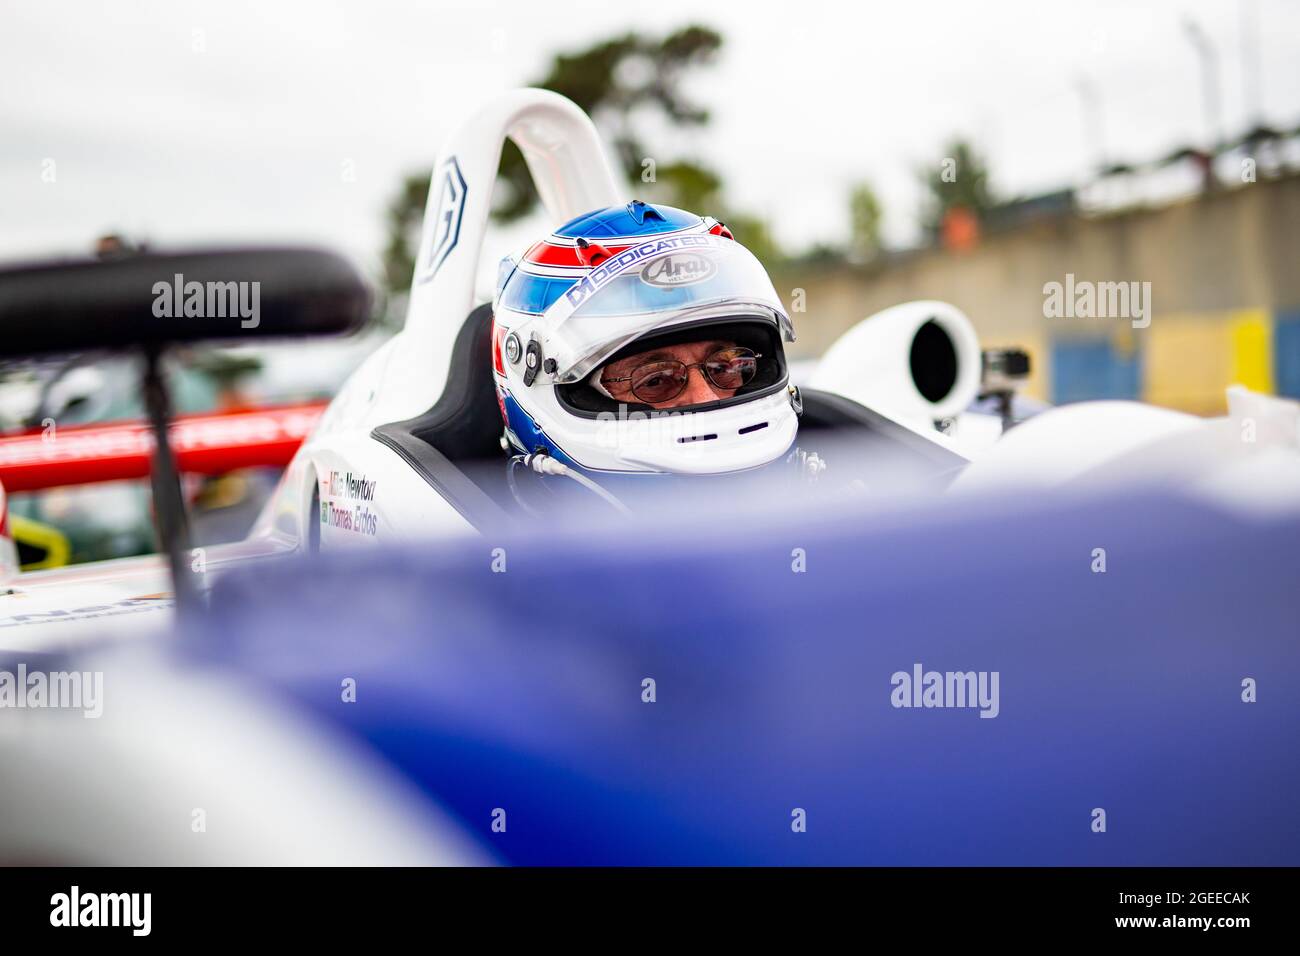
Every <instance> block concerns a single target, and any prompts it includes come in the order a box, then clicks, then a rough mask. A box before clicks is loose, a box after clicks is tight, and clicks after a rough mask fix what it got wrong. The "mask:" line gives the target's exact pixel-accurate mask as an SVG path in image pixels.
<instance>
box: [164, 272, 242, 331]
mask: <svg viewBox="0 0 1300 956" xmlns="http://www.w3.org/2000/svg"><path fill="white" fill-rule="evenodd" d="M153 295H154V299H153V314H154V315H156V316H157V317H158V318H160V319H179V318H187V319H225V318H235V317H236V316H237V317H238V318H239V319H240V320H241V321H240V323H239V327H240V328H243V329H255V328H257V327H258V326H259V325H260V324H261V322H262V316H261V307H262V283H260V282H197V281H190V282H186V281H185V276H183V275H182V274H181V273H179V272H178V273H176V275H175V276H174V277H173V279H172V281H171V282H162V281H160V282H155V283H154V284H153Z"/></svg>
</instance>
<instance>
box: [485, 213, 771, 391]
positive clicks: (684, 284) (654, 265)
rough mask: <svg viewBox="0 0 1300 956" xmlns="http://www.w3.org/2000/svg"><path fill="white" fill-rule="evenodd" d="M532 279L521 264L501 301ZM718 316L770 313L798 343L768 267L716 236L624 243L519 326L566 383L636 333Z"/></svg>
mask: <svg viewBox="0 0 1300 956" xmlns="http://www.w3.org/2000/svg"><path fill="white" fill-rule="evenodd" d="M533 278H534V277H532V276H527V275H524V274H523V273H521V272H520V271H518V270H517V271H516V272H515V273H514V275H512V276H511V278H510V281H509V282H507V283H506V287H505V288H504V289H503V290H502V300H503V301H506V302H509V301H510V299H511V298H512V296H511V291H512V290H511V289H510V286H511V284H512V283H515V282H519V281H529V280H531V279H533ZM715 314H716V315H718V316H719V317H722V316H732V317H735V316H739V315H745V316H756V317H761V318H764V319H768V320H770V321H771V322H772V323H773V324H774V325H776V326H777V327H778V328H779V329H780V330H781V333H782V335H783V336H784V337H785V339H786V341H790V342H792V341H794V328H793V326H792V325H791V323H790V318H789V316H788V315H786V312H785V308H784V307H783V306H782V305H781V300H780V299H779V298H778V297H777V294H776V290H775V289H774V288H773V287H772V280H771V279H769V278H768V276H767V272H766V270H764V268H763V266H762V265H761V264H760V263H759V261H758V260H757V259H755V258H754V256H753V255H752V254H751V253H750V252H749V250H748V249H746V248H745V247H744V246H742V245H740V244H739V243H737V242H735V241H733V240H731V239H725V238H722V237H720V236H711V235H690V236H675V237H666V238H662V239H651V240H647V241H646V242H643V243H641V244H640V245H638V246H633V247H631V248H629V249H626V250H624V251H623V252H620V253H619V254H618V255H616V256H614V257H612V258H610V259H608V260H606V261H605V262H602V263H600V264H599V265H597V266H595V267H594V268H592V269H591V271H590V272H588V273H587V274H586V275H584V276H583V277H582V278H581V279H578V280H576V281H574V282H573V284H572V285H571V286H570V287H569V288H568V289H567V290H565V291H564V292H563V294H561V295H560V296H559V297H558V298H557V299H556V300H555V301H554V303H553V304H552V305H550V307H549V308H547V309H546V311H545V312H543V313H542V314H541V315H539V316H537V317H536V318H534V319H531V320H529V321H528V322H525V323H523V324H522V325H520V326H519V330H518V331H519V337H520V339H521V340H522V341H523V342H524V343H528V342H529V341H531V340H536V341H537V342H538V343H539V344H540V346H541V349H542V359H543V362H544V363H546V364H549V362H550V361H552V360H553V361H554V362H555V365H554V367H553V368H552V369H550V370H549V374H548V376H547V377H549V378H550V379H551V380H552V381H554V382H555V383H557V384H567V383H572V382H578V381H581V380H582V379H583V378H584V377H586V375H587V374H588V373H590V372H591V370H592V369H594V368H596V367H597V366H598V365H600V364H601V362H603V361H604V360H605V359H606V358H608V357H609V356H610V355H612V354H614V353H615V352H617V351H618V350H619V349H621V348H622V347H623V346H625V345H627V344H628V343H629V342H631V341H632V340H633V339H636V338H639V337H641V336H642V335H645V334H646V333H648V332H651V331H654V330H663V329H667V328H669V327H671V326H674V325H681V324H683V323H687V322H691V321H693V320H694V319H697V318H699V319H707V318H709V317H710V316H712V315H715Z"/></svg>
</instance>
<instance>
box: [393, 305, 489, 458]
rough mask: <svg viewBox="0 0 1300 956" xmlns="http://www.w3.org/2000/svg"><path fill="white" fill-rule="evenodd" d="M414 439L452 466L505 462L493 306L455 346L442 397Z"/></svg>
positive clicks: (413, 425) (478, 312)
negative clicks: (495, 373) (455, 463)
mask: <svg viewBox="0 0 1300 956" xmlns="http://www.w3.org/2000/svg"><path fill="white" fill-rule="evenodd" d="M409 424H410V430H411V434H413V435H414V436H415V437H416V438H419V439H420V440H421V441H425V442H428V443H429V444H430V445H432V446H433V447H434V448H436V449H438V450H439V451H440V452H442V453H443V454H444V455H446V456H447V457H448V458H450V459H451V460H452V461H467V460H477V459H483V458H491V459H495V460H500V458H501V432H502V429H503V427H504V425H503V423H502V421H501V407H500V406H499V405H498V404H497V391H496V382H495V381H494V380H493V377H492V306H491V305H489V304H487V303H485V304H483V305H481V306H479V307H478V308H477V309H475V310H474V311H473V312H471V313H470V314H469V317H468V318H467V319H465V323H464V324H463V325H462V326H461V327H460V333H459V334H458V335H457V336H456V342H455V344H453V345H452V347H451V364H450V365H449V366H448V368H447V384H446V386H445V387H444V388H443V390H442V395H441V396H440V397H439V398H438V401H437V402H436V403H435V404H434V406H433V408H431V409H429V410H428V411H427V412H425V413H424V414H423V415H421V416H419V417H418V418H415V419H412V420H411V422H410V423H409Z"/></svg>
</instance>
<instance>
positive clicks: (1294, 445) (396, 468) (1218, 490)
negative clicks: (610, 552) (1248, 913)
mask: <svg viewBox="0 0 1300 956" xmlns="http://www.w3.org/2000/svg"><path fill="white" fill-rule="evenodd" d="M506 139H510V140H513V141H514V142H515V143H516V144H517V145H518V146H519V147H520V149H521V151H522V152H523V154H524V156H525V158H526V160H527V163H528V167H529V169H530V171H531V173H532V176H533V179H534V182H535V184H536V187H537V190H538V193H539V194H540V196H541V199H542V203H543V205H544V207H545V209H546V212H547V214H548V216H549V218H550V219H551V221H552V222H554V223H555V224H556V225H555V228H554V231H553V232H552V234H551V235H550V236H548V237H547V238H545V239H543V240H542V241H540V242H538V243H535V244H534V245H532V246H530V247H529V248H528V249H527V250H526V251H525V252H524V253H522V254H521V255H519V256H517V257H512V258H510V259H507V260H506V261H504V262H502V263H500V265H499V267H498V270H497V274H498V281H497V282H496V284H495V289H494V292H493V295H492V297H491V300H490V301H482V297H480V296H479V295H478V294H477V292H476V290H477V281H478V279H479V277H480V276H481V274H482V273H483V272H485V271H486V267H487V266H488V265H489V264H488V263H484V262H481V261H480V260H481V257H482V254H483V252H482V251H483V248H484V236H485V233H486V230H487V227H488V222H489V213H490V200H491V193H492V185H493V182H494V180H495V177H496V171H497V167H498V164H499V161H500V155H501V150H502V146H503V144H504V142H505V140H506ZM794 331H795V330H794V323H793V321H792V320H791V317H790V315H789V314H788V310H787V308H786V306H785V304H784V303H783V301H782V300H781V297H780V296H779V295H778V294H777V293H776V291H775V290H774V289H773V288H772V285H771V282H770V280H769V279H768V278H767V276H766V273H765V272H764V270H763V268H762V266H761V265H760V264H759V263H758V262H757V260H756V259H754V257H753V256H752V255H751V254H750V253H749V252H748V251H747V250H745V249H744V246H743V237H734V236H733V235H732V234H731V232H730V230H729V229H728V228H727V227H726V226H725V224H724V223H721V222H718V221H717V220H715V219H713V218H710V217H709V216H708V215H707V214H700V213H696V212H692V211H684V210H677V209H673V208H670V207H666V206H656V205H653V204H650V203H646V202H644V201H642V200H640V199H638V198H636V197H635V196H633V195H630V194H629V193H628V191H627V189H626V188H625V187H624V186H623V185H622V184H621V183H620V182H619V180H618V179H617V178H616V177H615V176H614V174H613V172H612V170H611V168H610V166H609V164H608V162H607V160H606V156H605V152H604V149H603V147H602V144H601V142H600V139H599V136H598V134H597V132H596V129H595V127H594V126H593V124H592V123H591V121H590V120H589V118H588V117H587V116H586V115H585V114H583V113H582V111H581V110H580V109H578V107H576V106H575V105H574V104H573V103H572V102H570V101H568V100H567V99H565V98H563V97H561V96H558V95H556V94H554V93H551V92H548V91H543V90H531V89H528V90H517V91H513V92H510V93H506V94H504V95H501V96H499V97H497V98H495V99H493V100H491V101H489V102H488V103H487V104H486V105H484V106H482V107H481V108H479V109H478V110H476V111H475V112H474V113H473V114H472V115H471V116H470V118H469V119H468V121H467V122H466V123H465V124H464V125H463V126H462V127H461V128H460V129H459V131H458V132H457V133H455V134H454V135H453V136H452V137H450V138H449V140H448V141H447V142H446V143H445V144H444V146H443V149H442V152H441V154H440V155H439V157H438V160H437V162H436V164H435V167H434V170H433V174H432V179H431V184H430V190H429V200H428V207H427V209H426V214H425V220H424V227H423V234H422V238H421V243H420V249H419V254H418V258H417V264H416V270H415V275H414V278H413V282H412V287H411V293H410V299H409V306H408V312H407V318H406V323H405V327H404V329H403V330H402V331H401V332H400V333H399V334H397V335H396V336H394V337H393V338H391V339H390V340H388V341H387V342H386V343H385V344H383V345H382V346H380V347H379V348H378V349H377V350H376V351H375V352H374V353H373V354H372V355H371V356H370V357H369V358H368V359H367V360H366V361H365V362H364V363H363V364H362V365H361V367H360V368H359V369H358V370H357V371H356V372H355V373H353V374H352V376H351V377H350V378H349V379H348V380H347V382H346V384H345V385H344V386H343V387H342V389H341V390H340V391H339V392H338V394H337V395H336V397H335V398H334V399H333V400H332V402H331V403H330V405H329V407H328V408H327V409H326V411H325V412H324V414H323V415H322V416H321V418H320V421H319V423H318V424H317V425H316V427H315V429H314V430H313V432H312V433H311V435H310V437H309V438H308V439H307V440H306V441H305V442H303V443H302V445H301V447H300V448H299V449H298V451H297V452H296V454H295V455H294V457H293V459H292V461H291V462H290V463H289V465H288V467H287V469H286V470H285V473H284V475H283V478H282V480H281V482H280V485H279V487H278V489H277V490H276V492H275V494H274V495H273V497H272V499H271V501H270V502H269V503H268V505H267V507H266V509H265V510H264V512H263V513H262V515H261V517H260V519H259V520H258V522H257V524H256V526H255V528H254V530H253V532H252V534H251V535H250V537H249V538H248V539H247V540H246V541H244V542H241V543H239V544H236V545H230V546H220V547H213V548H209V549H204V550H203V552H202V553H201V554H200V553H195V554H188V553H187V554H180V555H177V554H173V555H172V556H171V573H172V577H176V576H177V575H184V576H186V577H190V578H191V580H189V581H188V582H186V584H184V585H183V587H185V588H188V587H191V586H195V585H196V586H197V587H196V590H197V591H199V592H202V591H203V590H204V589H205V587H206V585H207V583H208V581H209V578H210V576H211V575H214V574H219V573H220V572H221V571H222V570H223V569H224V568H226V567H230V566H234V565H240V564H245V563H248V562H255V561H260V560H271V559H279V558H281V557H284V556H286V555H292V554H299V553H304V552H311V551H317V550H323V551H331V550H335V549H339V548H347V547H352V546H356V545H400V544H403V543H409V542H412V541H419V540H426V539H429V538H458V537H472V536H474V535H476V534H481V533H484V532H487V531H489V530H491V529H495V528H500V527H503V526H506V525H508V524H509V523H510V522H512V521H515V520H520V519H528V518H535V517H537V516H538V514H539V511H544V510H545V509H546V507H547V505H546V502H547V501H548V500H550V499H549V498H548V497H547V496H548V494H550V492H549V491H543V492H538V491H537V489H536V488H533V489H531V490H530V489H527V488H524V487H521V485H522V484H523V482H524V479H525V476H526V477H527V479H528V480H531V481H533V482H534V483H535V484H536V483H538V482H540V483H542V484H548V483H549V484H554V483H556V482H559V483H560V484H561V485H563V486H564V487H565V488H566V489H568V490H570V491H573V492H575V493H576V494H577V495H579V496H580V497H579V500H584V503H585V505H590V506H594V507H598V508H609V509H610V510H611V511H619V510H625V509H626V508H627V501H628V499H636V498H638V497H639V496H640V493H641V491H642V490H644V489H645V488H651V487H654V488H657V487H661V485H660V484H659V483H658V479H660V478H664V477H672V478H679V479H692V480H695V481H696V482H697V483H698V482H699V481H705V482H707V481H710V480H714V481H715V482H717V487H723V485H722V483H721V482H720V481H718V480H719V479H722V478H727V477H730V476H736V475H752V474H755V473H761V474H767V473H769V472H771V471H772V470H773V469H775V470H778V471H781V472H782V473H794V474H797V475H798V476H799V480H800V481H801V482H804V483H812V482H813V481H814V480H815V481H816V482H817V483H818V485H819V486H820V487H821V488H822V489H823V491H825V490H826V489H829V490H830V491H832V492H833V493H842V492H843V493H848V492H852V493H863V494H873V493H880V494H883V495H889V494H893V493H896V492H898V491H899V490H900V489H908V490H911V491H915V490H917V489H921V488H923V489H926V490H927V491H928V492H934V493H942V494H963V493H969V494H973V493H978V492H982V491H989V490H993V491H1006V492H1010V491H1015V490H1019V489H1022V488H1025V487H1045V486H1059V485H1063V484H1075V485H1079V486H1089V485H1091V484H1095V483H1102V482H1106V481H1119V480H1124V481H1129V480H1134V479H1137V478H1143V477H1145V478H1149V479H1152V480H1155V481H1161V482H1165V483H1168V484H1178V485H1182V486H1191V487H1196V488H1200V489H1203V490H1205V492H1206V493H1208V494H1216V495H1220V496H1225V497H1228V498H1232V499H1234V500H1235V499H1246V500H1248V501H1249V500H1258V499H1260V498H1261V497H1268V498H1269V499H1270V500H1275V499H1278V498H1282V499H1286V500H1290V501H1294V500H1295V499H1296V497H1297V495H1298V494H1300V491H1297V489H1300V482H1297V481H1296V480H1295V477H1296V475H1297V474H1298V473H1300V438H1298V435H1300V432H1298V430H1297V421H1300V405H1297V404H1296V403H1294V402H1288V401H1284V400H1281V399H1276V398H1271V397H1269V396H1262V395H1256V394H1253V393H1249V392H1246V391H1245V390H1242V389H1237V390H1234V391H1233V392H1232V394H1231V396H1230V398H1231V401H1230V415H1229V416H1228V418H1226V419H1218V420H1204V419H1198V418H1195V417H1193V416H1189V415H1184V414H1181V413H1177V412H1173V411H1168V410H1163V409H1158V408H1153V407H1148V406H1142V405H1139V404H1136V403H1118V402H1102V403H1081V404H1078V405H1073V406H1069V407H1065V408H1061V409H1055V410H1050V411H1046V412H1043V413H1041V414H1037V415H1034V416H1033V417H1031V418H1029V419H1028V420H1025V421H1018V419H1019V418H1020V417H1021V416H1019V415H1017V414H1016V408H1017V402H1016V398H1015V390H1016V383H1017V381H1018V379H1019V378H1020V377H1022V376H1023V374H1024V371H1025V366H1024V359H1025V357H1024V356H1023V354H1020V353H1015V352H1012V353H982V352H981V350H980V346H979V343H978V339H977V336H976V334H975V331H974V328H973V326H972V324H971V322H970V321H969V320H968V319H967V317H966V316H965V315H964V314H963V313H962V312H961V311H960V310H959V309H958V308H956V307H955V306H953V305H950V304H947V303H942V302H935V301H920V302H909V303H904V304H900V305H898V306H895V307H893V308H891V309H888V310H886V311H884V312H882V313H879V314H877V315H874V316H871V317H869V318H866V319H864V320H863V321H862V322H860V323H859V324H858V325H856V326H855V327H853V328H852V329H850V330H849V331H848V332H846V333H845V334H844V335H843V336H842V337H841V338H840V339H839V340H838V341H837V342H836V343H835V344H833V345H832V346H831V347H830V348H829V349H828V350H827V351H826V353H825V354H824V355H823V356H822V357H821V358H820V360H819V361H818V362H817V364H816V367H815V368H814V369H813V370H812V372H811V374H810V375H809V376H808V378H807V380H806V382H804V383H803V384H801V385H799V386H795V385H793V384H791V382H790V379H789V372H788V367H787V364H786V362H785V360H784V354H783V341H788V340H789V339H790V338H791V337H792V336H793V334H794ZM688 332H689V334H687V333H688ZM665 336H667V337H668V338H665ZM701 336H703V339H701ZM701 342H703V343H704V344H707V345H708V349H707V354H706V353H700V354H699V355H698V356H696V358H697V359H698V361H692V362H690V363H687V362H683V361H679V360H678V359H676V358H672V357H669V358H667V359H664V358H663V355H660V353H659V352H656V353H655V355H657V356H659V359H658V360H656V361H655V362H651V363H646V362H642V361H640V360H639V358H638V357H639V356H640V357H644V356H645V355H646V354H649V353H648V352H647V346H651V345H653V346H656V347H659V348H660V350H661V351H663V350H667V351H664V355H668V354H669V353H671V354H672V355H676V354H677V353H675V352H672V349H674V348H677V347H679V346H681V345H683V344H685V345H688V346H689V345H695V344H699V343H701ZM633 360H637V361H636V362H635V367H633V368H630V369H629V372H630V374H629V375H627V376H613V377H610V376H608V375H607V374H606V372H603V371H601V370H602V369H609V368H612V367H615V366H617V365H619V363H620V362H622V363H623V364H627V363H628V362H632V361H633ZM651 366H653V368H651ZM696 368H698V370H699V372H698V376H699V377H698V378H697V377H696V371H695V370H696ZM665 370H667V371H665ZM652 371H653V372H654V375H653V376H651V372H652ZM601 376H604V377H601ZM638 376H640V377H639V378H638ZM665 376H667V377H666V378H665ZM706 379H707V381H708V382H709V383H712V385H711V386H710V387H712V388H713V389H714V391H713V393H712V395H711V397H710V401H708V402H704V403H698V402H696V403H693V404H687V405H686V406H684V407H683V406H680V405H679V404H674V402H675V401H677V398H676V396H677V395H678V394H679V393H682V390H683V389H686V388H687V387H688V385H689V383H691V382H695V383H697V384H698V383H700V382H704V381H705V380H706ZM665 383H666V384H665ZM690 387H695V386H694V385H690ZM673 388H677V389H678V392H677V393H674V394H673V395H671V396H668V398H666V399H663V398H662V396H666V395H668V391H671V389H673ZM611 389H614V390H615V391H611ZM619 389H623V390H624V391H617V390H619ZM664 389H667V390H668V391H664ZM981 399H983V400H985V401H986V402H988V401H989V400H990V399H991V400H992V401H993V402H994V406H993V408H992V414H989V413H987V411H979V410H975V409H973V408H972V406H974V405H975V404H976V403H977V402H978V401H979V400H981ZM659 412H663V413H665V414H663V415H662V416H658V417H656V414H655V413H659ZM1012 424H1014V427H1010V428H1008V425H1012ZM652 426H653V427H652ZM1247 436H1248V437H1247ZM830 449H833V450H834V452H833V454H832V453H831V452H830V451H829V450H830ZM846 449H847V450H846ZM570 486H571V487H570ZM696 486H698V484H697V485H696ZM1261 488H1267V489H1268V491H1267V495H1263V493H1262V492H1261V490H1260V489H1261ZM582 496H586V497H585V499H584V498H583V497H582ZM560 497H561V498H565V499H566V500H567V498H568V497H569V496H565V495H561V496H560ZM556 507H559V505H557V506H556ZM180 587H182V585H181V582H179V581H169V574H168V565H167V564H166V563H165V562H164V561H163V559H161V558H151V559H132V560H130V561H126V562H108V563H105V564H103V565H87V566H82V567H78V568H72V569H61V570H57V571H47V572H38V573H33V574H26V575H19V576H16V577H15V576H11V577H10V578H9V580H8V581H7V582H6V589H7V591H8V593H7V594H6V595H4V596H3V597H0V601H3V602H4V603H3V605H0V646H4V647H9V648H29V649H30V648H41V647H50V646H55V645H56V644H57V643H58V642H65V641H68V640H77V639H86V638H88V637H89V636H91V635H96V636H98V635H102V634H103V633H105V631H106V630H107V629H109V628H110V627H112V626H114V625H116V629H118V630H121V631H125V632H140V631H143V630H148V629H149V628H148V625H149V624H155V623H156V624H159V625H161V624H162V623H164V622H165V621H166V620H167V619H168V615H167V614H166V613H162V614H158V613H150V614H149V615H147V616H141V614H140V612H141V611H142V610H149V611H151V612H153V611H157V610H159V609H160V608H161V609H162V610H164V611H166V610H167V608H168V606H169V600H168V595H169V593H170V592H172V591H173V590H174V589H176V588H180Z"/></svg>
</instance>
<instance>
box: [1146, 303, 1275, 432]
mask: <svg viewBox="0 0 1300 956" xmlns="http://www.w3.org/2000/svg"><path fill="white" fill-rule="evenodd" d="M1141 334H1142V335H1143V336H1144V341H1143V342H1142V364H1143V367H1142V382H1143V396H1142V397H1143V398H1144V399H1145V400H1146V401H1148V402H1152V403H1154V404H1156V405H1165V406H1167V407H1169V408H1178V409H1182V410H1183V411H1188V412H1194V413H1196V414H1199V415H1221V414H1223V413H1224V412H1226V411H1227V401H1226V399H1225V397H1224V389H1226V388H1227V387H1228V386H1229V385H1245V386H1247V387H1249V388H1252V389H1255V390H1257V391H1263V392H1271V391H1272V390H1273V353H1272V339H1273V326H1272V319H1271V318H1270V316H1269V314H1268V312H1266V311H1265V310H1263V309H1239V310H1235V311H1231V312H1201V313H1193V314H1184V315H1168V314H1165V315H1158V316H1156V318H1155V320H1154V321H1152V323H1151V327H1150V328H1148V329H1146V330H1144V331H1143V332H1142V333H1141Z"/></svg>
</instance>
